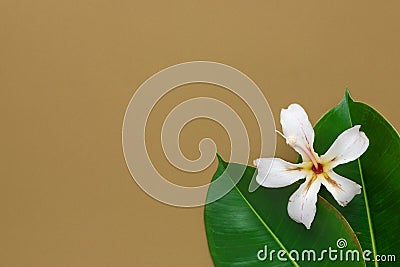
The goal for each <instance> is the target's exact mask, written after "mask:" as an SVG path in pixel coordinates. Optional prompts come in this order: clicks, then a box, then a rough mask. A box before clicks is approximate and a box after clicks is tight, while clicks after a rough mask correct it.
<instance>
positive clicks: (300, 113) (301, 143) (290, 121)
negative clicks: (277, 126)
mask: <svg viewBox="0 0 400 267" xmlns="http://www.w3.org/2000/svg"><path fill="white" fill-rule="evenodd" d="M281 125H282V131H283V135H284V136H285V138H286V143H288V144H289V145H290V146H291V147H293V148H294V150H296V151H297V153H299V154H300V155H301V157H302V158H303V161H310V160H311V159H310V155H309V154H310V153H311V154H312V155H314V154H315V153H314V148H313V144H314V129H313V127H312V125H311V123H310V121H309V119H308V116H307V113H306V112H305V110H304V109H303V108H302V107H301V106H300V105H298V104H291V105H290V106H289V107H288V108H287V109H282V110H281ZM307 150H308V151H309V153H308V154H307V153H306V152H307Z"/></svg>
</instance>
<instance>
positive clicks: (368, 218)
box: [346, 95, 379, 266]
mask: <svg viewBox="0 0 400 267" xmlns="http://www.w3.org/2000/svg"><path fill="white" fill-rule="evenodd" d="M349 98H350V96H349V95H347V97H346V107H347V114H348V115H349V120H350V126H351V127H353V126H354V125H353V121H352V119H351V113H350V105H349ZM357 165H358V171H359V173H360V179H361V184H362V189H363V195H364V203H365V210H366V212H367V220H368V228H369V233H370V237H371V244H372V253H373V254H374V259H376V257H377V251H376V244H375V236H374V230H373V227H372V219H371V213H370V209H369V203H368V197H367V191H366V188H365V182H364V175H363V171H362V168H361V161H360V158H358V159H357ZM374 265H375V266H379V264H378V261H375V263H374Z"/></svg>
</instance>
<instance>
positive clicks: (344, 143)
mask: <svg viewBox="0 0 400 267" xmlns="http://www.w3.org/2000/svg"><path fill="white" fill-rule="evenodd" d="M360 127H361V126H360V125H356V126H354V127H352V128H350V129H347V130H346V131H344V132H343V133H341V134H340V135H339V136H338V137H337V138H336V140H335V142H333V144H332V146H331V147H330V148H329V149H328V151H327V152H326V153H325V154H324V155H323V156H321V160H322V161H323V162H326V163H329V166H328V168H330V169H333V168H334V167H336V166H338V165H340V164H344V163H347V162H350V161H353V160H355V159H357V158H359V157H360V156H361V155H362V154H363V153H364V152H365V151H366V150H367V148H368V146H369V140H368V137H367V136H366V135H365V133H364V132H361V131H360Z"/></svg>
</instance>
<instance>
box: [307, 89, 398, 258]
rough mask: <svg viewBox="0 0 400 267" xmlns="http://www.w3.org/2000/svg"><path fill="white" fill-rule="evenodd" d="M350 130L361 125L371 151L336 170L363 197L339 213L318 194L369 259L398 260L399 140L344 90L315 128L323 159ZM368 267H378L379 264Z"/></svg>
mask: <svg viewBox="0 0 400 267" xmlns="http://www.w3.org/2000/svg"><path fill="white" fill-rule="evenodd" d="M354 125H361V131H363V132H365V134H366V135H367V137H368V138H369V141H370V145H369V148H368V150H367V151H366V153H364V155H362V156H361V157H360V159H359V160H356V161H353V162H350V163H348V164H344V165H341V166H338V167H336V168H335V171H336V172H337V173H338V174H340V175H342V176H345V177H347V178H349V179H352V180H353V181H356V182H357V183H358V184H360V185H361V186H362V187H363V189H362V196H356V197H355V198H354V199H353V200H352V201H351V202H350V203H349V204H348V205H347V206H346V207H344V208H343V207H340V206H339V205H337V203H336V201H335V200H334V199H333V198H332V196H331V195H330V194H329V192H327V191H326V190H322V191H321V192H320V193H321V194H322V196H324V198H326V199H327V200H328V201H329V202H330V203H332V204H333V205H334V206H335V207H336V208H337V209H338V210H339V211H340V212H341V213H342V214H343V216H344V217H345V218H346V219H347V221H348V222H349V223H350V225H351V227H352V228H353V229H354V230H355V231H356V233H357V236H358V239H359V240H360V243H361V246H362V248H363V249H364V250H370V251H373V254H371V256H370V258H373V255H377V254H386V255H390V254H397V255H396V258H398V255H399V254H398V252H399V251H400V238H399V235H398V232H399V231H400V215H399V206H400V164H399V160H400V138H399V134H398V133H397V132H396V130H395V129H394V128H393V127H392V126H391V125H390V124H389V123H388V122H387V121H386V120H385V118H384V117H383V116H382V115H380V114H379V113H378V112H377V111H376V110H374V109H373V108H371V107H370V106H368V105H366V104H363V103H359V102H354V101H353V100H352V99H351V97H350V94H349V92H348V90H346V95H345V98H344V99H343V100H342V102H340V104H339V105H338V106H336V107H335V108H333V109H332V110H330V111H329V112H328V113H327V114H326V115H324V116H323V117H322V118H321V120H320V121H319V122H318V123H317V124H316V126H315V143H314V148H315V151H316V152H318V154H320V155H322V154H324V153H325V152H326V151H327V149H328V148H329V146H330V145H331V144H332V143H333V141H334V140H335V139H336V137H337V136H338V135H339V134H340V133H341V132H343V131H344V130H346V129H348V128H350V127H352V126H354ZM392 264H393V263H392ZM368 265H371V266H373V265H375V266H378V262H372V261H371V262H369V263H368ZM382 265H384V264H382Z"/></svg>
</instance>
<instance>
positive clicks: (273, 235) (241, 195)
mask: <svg viewBox="0 0 400 267" xmlns="http://www.w3.org/2000/svg"><path fill="white" fill-rule="evenodd" d="M225 170H226V169H225ZM227 175H228V177H229V179H230V180H231V182H232V183H233V184H234V187H235V189H236V191H237V192H238V193H239V195H240V197H241V198H242V199H243V200H244V202H245V203H246V204H247V206H248V207H249V208H250V210H251V211H252V212H253V213H254V215H255V216H256V217H257V219H258V220H259V221H260V222H261V224H262V225H263V226H264V227H265V229H267V231H268V232H269V234H270V235H271V236H272V237H273V238H274V239H275V241H276V243H278V245H279V246H280V247H281V248H282V249H283V250H284V251H285V252H286V254H287V255H288V257H289V259H290V261H291V262H292V263H293V265H294V266H296V267H300V265H298V264H297V262H296V261H295V260H294V259H293V258H292V256H290V253H289V251H288V250H287V248H286V247H285V245H283V243H282V242H281V241H280V240H279V238H278V237H277V236H276V235H275V234H274V232H273V231H272V229H271V228H270V227H269V226H268V224H267V223H266V222H265V221H264V220H263V219H262V218H261V216H260V215H259V214H258V212H257V211H256V210H255V209H254V207H253V206H252V205H251V203H250V202H249V201H248V200H247V199H246V198H245V196H244V195H243V194H242V192H241V191H240V190H239V188H238V187H237V185H236V184H235V183H234V181H233V180H232V178H231V176H230V175H229V174H228V173H227Z"/></svg>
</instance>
